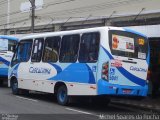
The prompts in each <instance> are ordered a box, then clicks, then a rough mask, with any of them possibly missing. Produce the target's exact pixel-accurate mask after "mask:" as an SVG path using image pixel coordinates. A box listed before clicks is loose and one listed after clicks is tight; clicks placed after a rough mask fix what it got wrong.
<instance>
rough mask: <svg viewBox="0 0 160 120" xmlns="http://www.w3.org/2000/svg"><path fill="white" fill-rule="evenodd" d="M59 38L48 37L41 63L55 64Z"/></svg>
mask: <svg viewBox="0 0 160 120" xmlns="http://www.w3.org/2000/svg"><path fill="white" fill-rule="evenodd" d="M60 40H61V37H48V38H46V40H45V47H44V53H43V62H57V61H58V55H59V43H60Z"/></svg>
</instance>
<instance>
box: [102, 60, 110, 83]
mask: <svg viewBox="0 0 160 120" xmlns="http://www.w3.org/2000/svg"><path fill="white" fill-rule="evenodd" d="M108 70H109V65H108V62H106V63H103V65H102V79H104V80H108Z"/></svg>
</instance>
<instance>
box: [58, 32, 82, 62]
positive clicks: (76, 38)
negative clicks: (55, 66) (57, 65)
mask: <svg viewBox="0 0 160 120" xmlns="http://www.w3.org/2000/svg"><path fill="white" fill-rule="evenodd" d="M79 42H80V35H79V34H76V35H65V36H63V38H62V42H61V49H60V56H59V61H60V62H76V61H77V56H78V49H79Z"/></svg>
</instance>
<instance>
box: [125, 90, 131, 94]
mask: <svg viewBox="0 0 160 120" xmlns="http://www.w3.org/2000/svg"><path fill="white" fill-rule="evenodd" d="M123 93H124V94H130V93H131V90H129V89H124V90H123Z"/></svg>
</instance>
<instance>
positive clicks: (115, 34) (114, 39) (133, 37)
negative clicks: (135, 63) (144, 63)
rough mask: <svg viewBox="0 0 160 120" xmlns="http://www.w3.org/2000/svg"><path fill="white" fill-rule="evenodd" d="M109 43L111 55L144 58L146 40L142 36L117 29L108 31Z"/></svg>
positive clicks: (145, 54)
mask: <svg viewBox="0 0 160 120" xmlns="http://www.w3.org/2000/svg"><path fill="white" fill-rule="evenodd" d="M109 45H110V49H111V52H112V54H113V55H117V56H123V57H129V58H137V59H146V58H147V52H148V40H147V38H145V37H144V36H140V35H137V34H134V33H130V32H126V31H118V30H110V31H109Z"/></svg>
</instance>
